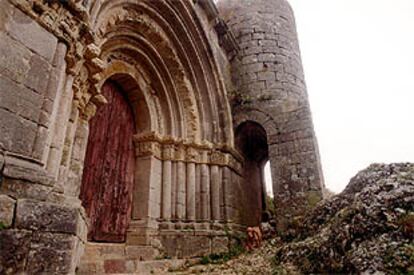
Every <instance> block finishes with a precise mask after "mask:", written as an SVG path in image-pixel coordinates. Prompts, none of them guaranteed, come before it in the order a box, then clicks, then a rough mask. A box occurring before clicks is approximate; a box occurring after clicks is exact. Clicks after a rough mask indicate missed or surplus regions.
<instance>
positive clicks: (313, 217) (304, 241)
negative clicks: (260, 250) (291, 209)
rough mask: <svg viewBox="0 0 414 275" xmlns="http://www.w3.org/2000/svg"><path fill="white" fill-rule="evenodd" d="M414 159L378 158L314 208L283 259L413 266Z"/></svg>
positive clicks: (358, 268) (343, 266) (317, 266)
mask: <svg viewBox="0 0 414 275" xmlns="http://www.w3.org/2000/svg"><path fill="white" fill-rule="evenodd" d="M413 236H414V164H409V163H401V164H390V165H385V164H373V165H371V166H369V167H368V168H367V169H365V170H363V171H361V172H359V173H358V174H357V175H356V176H355V177H354V178H353V179H351V182H350V183H349V185H348V186H347V187H346V189H345V190H344V191H343V192H342V193H341V194H339V195H337V196H335V197H333V198H331V199H330V200H328V201H326V202H323V203H321V204H320V205H318V206H317V207H316V208H315V209H314V210H312V211H311V213H309V214H308V215H307V216H306V218H305V219H304V221H303V225H302V226H301V227H300V229H299V230H298V232H297V233H296V236H295V237H296V238H295V240H294V241H293V242H291V243H288V244H287V245H285V246H283V247H281V248H280V249H278V250H277V252H276V261H277V263H278V264H281V265H282V266H283V265H292V264H293V265H294V266H296V267H297V268H298V271H299V272H303V273H325V272H346V273H359V272H369V273H370V272H391V271H392V272H402V273H406V272H414V241H413Z"/></svg>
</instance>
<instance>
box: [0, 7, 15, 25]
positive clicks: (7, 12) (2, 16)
mask: <svg viewBox="0 0 414 275" xmlns="http://www.w3.org/2000/svg"><path fill="white" fill-rule="evenodd" d="M12 13H13V6H12V5H11V4H10V3H9V2H8V1H0V31H3V30H4V29H5V28H6V25H7V23H8V22H9V20H10V16H11V15H12Z"/></svg>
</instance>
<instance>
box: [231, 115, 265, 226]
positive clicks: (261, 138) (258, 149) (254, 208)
mask: <svg viewBox="0 0 414 275" xmlns="http://www.w3.org/2000/svg"><path fill="white" fill-rule="evenodd" d="M235 136H236V146H237V148H238V149H239V150H240V152H241V153H242V154H243V156H244V159H245V162H244V170H243V176H244V184H245V186H244V187H245V188H244V191H245V193H244V196H243V197H244V199H245V202H244V203H245V205H249V207H246V208H245V211H244V212H243V213H244V215H243V219H244V222H245V223H246V224H247V225H250V226H256V225H258V224H259V223H260V222H261V217H262V213H263V211H264V210H265V209H266V188H265V181H264V166H265V164H266V162H267V161H268V160H269V149H268V143H267V135H266V131H265V129H264V128H263V127H262V126H261V125H260V124H258V123H256V122H253V121H246V122H243V123H242V124H240V125H239V126H238V127H237V129H236V132H235Z"/></svg>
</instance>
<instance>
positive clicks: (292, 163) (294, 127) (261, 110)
mask: <svg viewBox="0 0 414 275" xmlns="http://www.w3.org/2000/svg"><path fill="white" fill-rule="evenodd" d="M218 8H219V11H220V14H221V16H222V17H223V18H224V20H225V22H226V23H227V25H228V27H229V28H230V30H231V31H232V32H233V34H234V36H235V38H236V40H237V44H238V46H239V51H238V53H237V57H236V58H234V59H233V61H232V64H231V65H232V78H233V81H234V83H235V90H234V91H233V92H232V98H231V105H232V113H233V122H234V128H235V129H237V127H239V125H241V124H242V123H244V122H246V121H253V122H256V123H258V124H260V125H261V126H262V127H263V128H264V129H265V131H266V133H267V141H268V160H270V165H271V173H272V180H273V192H274V196H275V204H276V209H277V211H278V220H279V225H280V226H281V227H282V228H283V223H284V222H282V221H281V220H282V219H281V218H282V217H285V218H286V219H285V220H286V221H288V220H289V219H290V217H292V216H293V215H295V214H296V213H300V212H301V211H302V210H303V208H304V207H305V208H306V207H308V206H312V205H314V204H315V203H316V202H318V201H319V200H320V199H321V198H322V189H323V188H324V184H323V175H322V169H321V163H320V158H319V151H318V145H317V141H316V137H315V133H314V129H313V123H312V118H311V111H310V107H309V102H308V95H307V91H306V85H305V78H304V73H303V68H302V62H301V56H300V50H299V43H298V38H297V33H296V26H295V18H294V14H293V11H292V8H291V7H290V5H289V3H288V2H287V1H286V0H221V1H219V2H218Z"/></svg>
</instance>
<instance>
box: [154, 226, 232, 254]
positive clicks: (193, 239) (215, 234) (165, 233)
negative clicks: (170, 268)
mask: <svg viewBox="0 0 414 275" xmlns="http://www.w3.org/2000/svg"><path fill="white" fill-rule="evenodd" d="M160 240H161V244H162V247H163V249H164V253H165V255H166V256H168V257H172V258H179V259H181V258H194V257H202V256H205V255H209V254H212V253H222V252H226V251H228V245H229V237H228V236H227V235H226V233H225V232H224V231H213V230H187V231H186V230H183V231H178V230H162V231H160Z"/></svg>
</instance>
